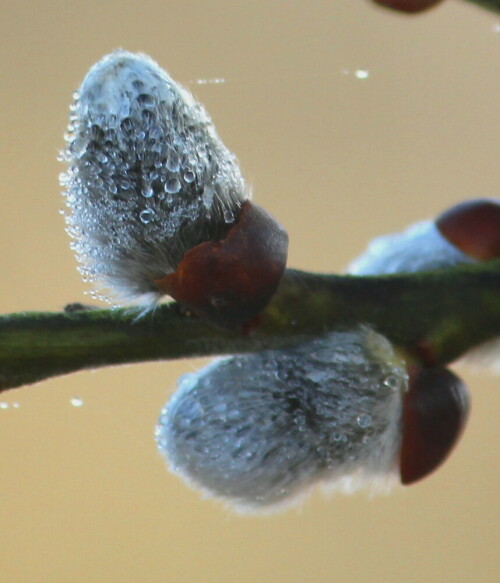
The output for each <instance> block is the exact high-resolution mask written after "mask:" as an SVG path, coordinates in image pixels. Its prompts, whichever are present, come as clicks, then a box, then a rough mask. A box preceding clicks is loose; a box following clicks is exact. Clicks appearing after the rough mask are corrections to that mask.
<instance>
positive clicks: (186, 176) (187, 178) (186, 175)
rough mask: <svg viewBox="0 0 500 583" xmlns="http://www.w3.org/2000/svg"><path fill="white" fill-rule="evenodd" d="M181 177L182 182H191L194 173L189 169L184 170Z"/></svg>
mask: <svg viewBox="0 0 500 583" xmlns="http://www.w3.org/2000/svg"><path fill="white" fill-rule="evenodd" d="M183 178H184V182H187V183H188V184H191V182H194V179H195V174H194V172H191V170H186V172H184V177H183Z"/></svg>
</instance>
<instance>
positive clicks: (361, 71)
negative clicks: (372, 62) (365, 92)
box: [354, 69, 370, 79]
mask: <svg viewBox="0 0 500 583" xmlns="http://www.w3.org/2000/svg"><path fill="white" fill-rule="evenodd" d="M354 76H355V77H356V78H357V79H368V77H369V76H370V73H369V72H368V71H366V70H364V69H358V70H357V71H355V72H354Z"/></svg>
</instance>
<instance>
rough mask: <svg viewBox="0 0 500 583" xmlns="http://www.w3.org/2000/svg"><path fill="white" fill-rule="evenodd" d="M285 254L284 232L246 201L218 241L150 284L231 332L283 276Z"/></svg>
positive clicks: (252, 313)
mask: <svg viewBox="0 0 500 583" xmlns="http://www.w3.org/2000/svg"><path fill="white" fill-rule="evenodd" d="M287 252H288V235H287V233H286V231H285V230H284V229H283V227H282V226H281V225H280V224H279V223H278V222H277V221H276V220H275V219H274V218H273V217H272V216H271V215H269V214H268V213H267V212H266V211H265V210H264V209H263V208H261V207H260V206H258V205H256V204H254V203H252V202H250V201H246V202H245V203H244V204H243V206H242V210H241V214H240V217H239V220H238V222H237V223H236V224H235V225H233V226H232V227H231V229H230V230H229V232H228V234H227V236H226V237H225V238H224V239H223V240H221V241H217V242H213V241H206V242H204V243H200V244H199V245H196V246H195V247H193V248H192V249H190V250H189V251H188V252H187V253H185V255H184V257H183V259H182V260H181V261H180V263H179V264H178V265H177V269H176V271H175V272H174V273H171V274H169V275H166V276H165V277H163V278H162V279H159V280H156V281H155V284H156V285H157V286H158V287H159V288H160V289H161V290H162V291H163V292H165V293H167V294H168V295H170V296H171V297H173V298H174V299H175V300H177V301H179V302H181V303H182V304H183V305H184V306H186V307H187V308H189V309H190V310H192V311H193V312H194V313H195V314H197V315H199V316H202V317H205V318H206V319H208V320H210V321H211V322H213V323H215V324H217V325H219V326H222V327H224V328H235V327H237V326H241V325H243V324H244V323H246V322H247V321H248V320H250V319H252V318H254V317H255V316H257V315H258V314H259V312H260V311H261V310H262V309H263V308H264V307H265V306H266V305H267V304H268V302H269V300H270V299H271V298H272V296H273V295H274V293H275V292H276V290H277V289H278V285H279V283H280V281H281V278H282V276H283V272H284V270H285V265H286V259H287Z"/></svg>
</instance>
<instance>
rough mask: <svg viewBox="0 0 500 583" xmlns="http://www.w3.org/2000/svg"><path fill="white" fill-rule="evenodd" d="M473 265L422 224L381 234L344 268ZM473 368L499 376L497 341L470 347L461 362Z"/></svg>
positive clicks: (369, 270)
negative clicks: (489, 371)
mask: <svg viewBox="0 0 500 583" xmlns="http://www.w3.org/2000/svg"><path fill="white" fill-rule="evenodd" d="M466 263H469V264H472V263H477V260H475V259H473V258H472V257H470V256H469V255H466V254H465V253H463V252H462V251H460V249H458V248H457V247H455V245H453V244H452V243H450V242H449V241H448V240H447V239H446V238H445V237H444V236H443V235H442V234H441V233H440V232H439V230H438V228H437V227H436V224H435V222H434V221H422V222H419V223H415V224H414V225H411V226H409V227H408V228H407V229H406V230H405V231H403V232H401V233H393V234H390V235H383V236H381V237H377V238H376V239H374V240H373V241H371V242H370V243H369V245H368V247H367V249H366V251H365V252H364V253H363V254H362V255H360V256H359V257H357V258H356V259H354V261H353V262H352V263H351V264H350V265H349V267H348V268H347V273H349V274H351V275H389V274H395V273H416V272H418V271H426V270H431V269H444V268H446V267H453V266H455V265H460V264H466ZM462 361H463V362H465V363H466V364H467V365H471V366H473V367H474V368H478V369H484V368H489V369H491V370H492V371H493V372H495V373H496V374H500V339H499V338H494V339H493V340H490V341H488V342H485V343H484V344H482V345H480V346H478V347H477V348H474V349H472V350H470V351H469V353H467V355H465V356H464V357H463V359H462Z"/></svg>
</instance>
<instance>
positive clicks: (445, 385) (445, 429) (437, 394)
mask: <svg viewBox="0 0 500 583" xmlns="http://www.w3.org/2000/svg"><path fill="white" fill-rule="evenodd" d="M469 408H470V401H469V394H468V391H467V388H466V386H465V385H464V383H463V382H462V381H461V380H460V379H459V378H458V377H457V376H455V375H454V374H453V373H451V372H450V371H449V370H446V369H440V368H430V369H417V370H415V371H410V383H409V388H408V392H407V393H406V394H405V396H404V400H403V429H402V431H403V435H402V445H401V457H400V473H401V482H402V483H403V484H412V483H414V482H417V481H418V480H421V479H422V478H425V477H426V476H428V475H429V474H430V473H431V472H433V471H434V470H435V469H437V468H438V467H439V466H440V465H441V464H442V463H443V462H444V461H445V459H446V458H447V457H448V455H449V454H450V452H451V451H452V449H453V448H454V446H455V444H456V443H457V441H458V439H459V437H460V435H461V434H462V431H463V429H464V427H465V424H466V422H467V417H468V414H469Z"/></svg>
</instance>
